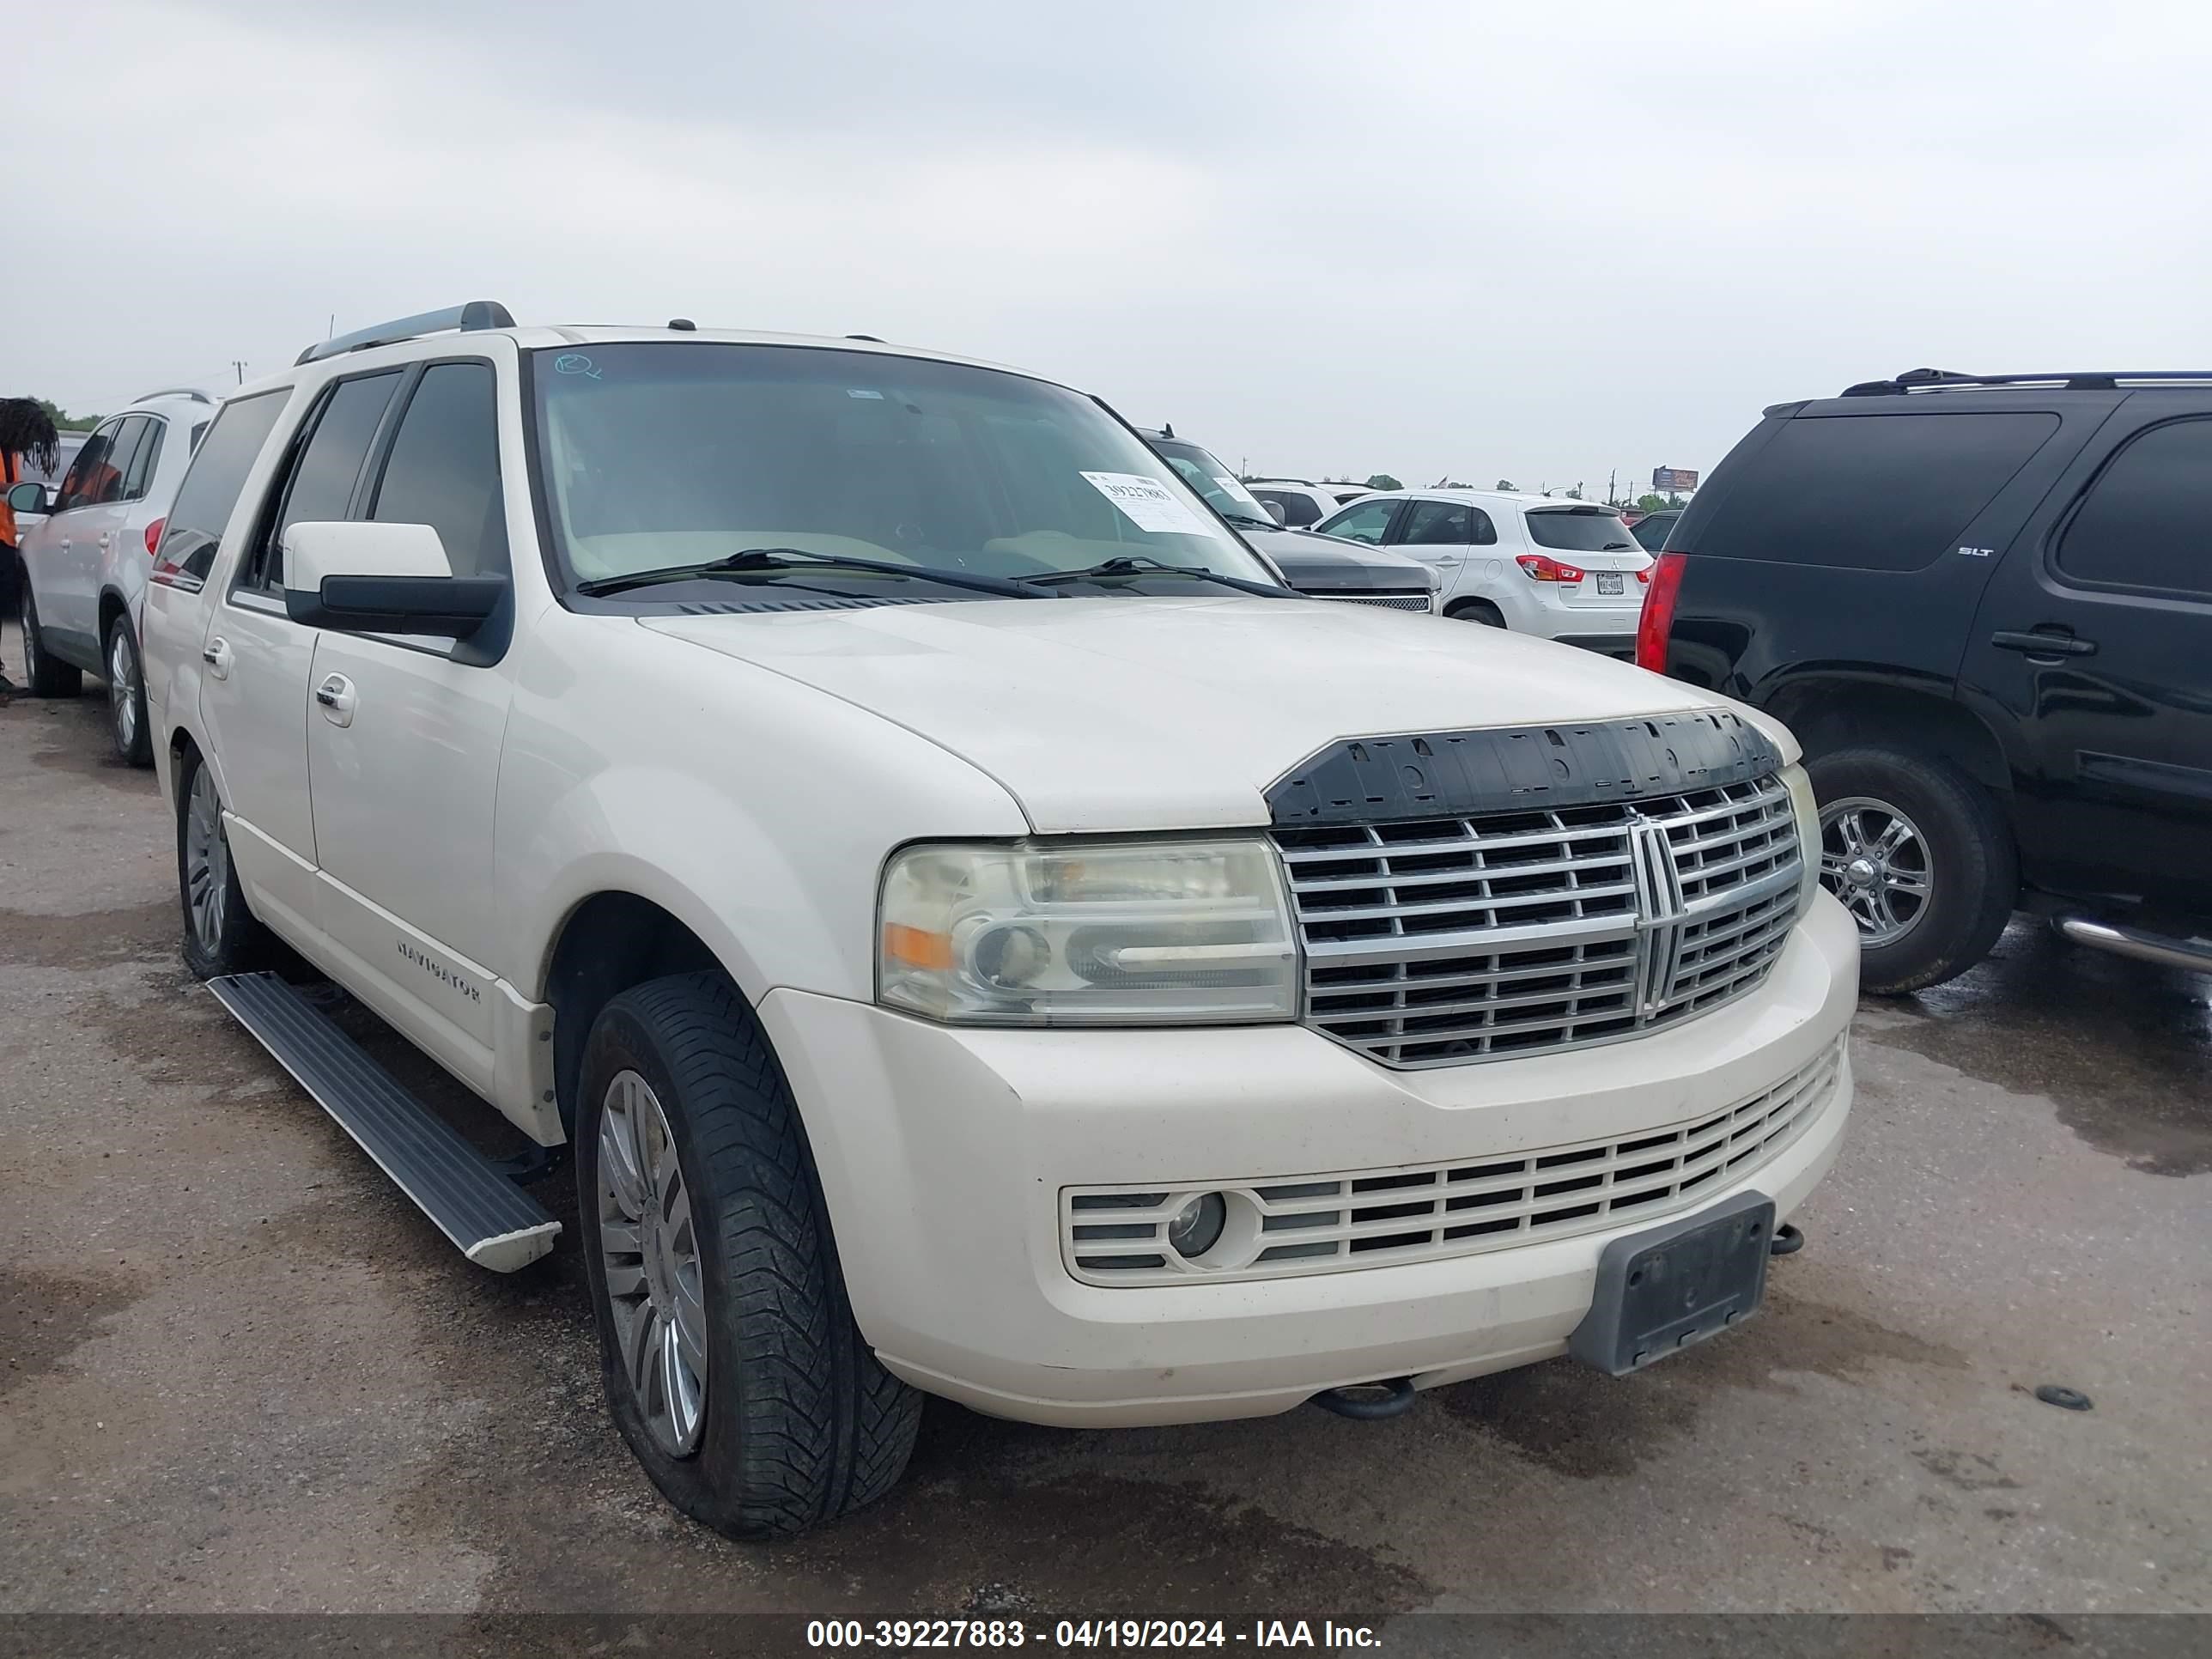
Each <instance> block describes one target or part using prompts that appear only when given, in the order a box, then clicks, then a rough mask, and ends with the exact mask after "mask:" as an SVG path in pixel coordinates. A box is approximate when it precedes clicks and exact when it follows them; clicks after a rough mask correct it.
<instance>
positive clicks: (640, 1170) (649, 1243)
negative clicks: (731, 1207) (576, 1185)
mask: <svg viewBox="0 0 2212 1659" xmlns="http://www.w3.org/2000/svg"><path fill="white" fill-rule="evenodd" d="M599 1260H600V1263H601V1265H602V1266H603V1267H604V1268H605V1273H606V1284H607V1302H608V1304H609V1307H610V1308H611V1310H612V1312H613V1314H614V1323H615V1331H616V1336H617V1348H618V1349H619V1350H620V1352H621V1354H622V1361H623V1375H624V1376H626V1377H628V1378H629V1386H630V1389H631V1391H632V1392H633V1393H634V1394H635V1396H636V1399H637V1405H638V1409H639V1411H640V1412H641V1413H643V1414H644V1417H645V1419H646V1422H647V1424H648V1425H650V1427H651V1429H652V1431H653V1438H654V1440H655V1441H656V1442H658V1443H659V1446H660V1448H661V1449H662V1450H664V1451H665V1452H667V1453H668V1454H669V1455H671V1456H673V1457H688V1456H690V1455H691V1454H692V1453H693V1452H695V1451H696V1450H697V1449H699V1436H700V1432H701V1431H702V1429H703V1428H704V1427H705V1426H706V1421H707V1297H706V1281H705V1277H704V1274H703V1273H702V1266H701V1261H700V1249H699V1232H698V1228H697V1225H696V1223H695V1222H694V1220H693V1218H692V1214H691V1189H690V1186H689V1184H688V1183H687V1182H685V1181H684V1166H683V1164H682V1163H681V1162H680V1161H679V1160H678V1158H677V1154H676V1140H675V1137H674V1136H672V1135H671V1134H670V1133H669V1132H668V1118H667V1115H666V1114H665V1112H663V1111H662V1110H661V1107H660V1100H659V1097H658V1096H657V1095H655V1094H654V1093H653V1086H652V1085H650V1084H648V1083H647V1081H646V1080H645V1079H643V1078H642V1077H641V1076H639V1075H638V1073H635V1072H631V1071H624V1072H619V1073H616V1075H615V1077H614V1079H613V1080H612V1081H611V1082H610V1083H609V1084H608V1085H607V1092H606V1096H605V1099H604V1100H603V1101H602V1102H601V1103H600V1108H599Z"/></svg>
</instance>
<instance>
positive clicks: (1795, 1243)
mask: <svg viewBox="0 0 2212 1659" xmlns="http://www.w3.org/2000/svg"><path fill="white" fill-rule="evenodd" d="M1804 1248H1805V1235H1804V1234H1802V1233H1801V1232H1799V1231H1797V1230H1796V1228H1795V1227H1793V1226H1791V1225H1790V1224H1789V1223H1788V1222H1786V1221H1785V1222H1784V1223H1783V1224H1782V1225H1780V1226H1779V1227H1777V1228H1776V1229H1775V1230H1774V1237H1771V1238H1770V1239H1768V1240H1767V1241H1766V1253H1767V1255H1796V1254H1797V1252H1798V1251H1800V1250H1802V1249H1804Z"/></svg>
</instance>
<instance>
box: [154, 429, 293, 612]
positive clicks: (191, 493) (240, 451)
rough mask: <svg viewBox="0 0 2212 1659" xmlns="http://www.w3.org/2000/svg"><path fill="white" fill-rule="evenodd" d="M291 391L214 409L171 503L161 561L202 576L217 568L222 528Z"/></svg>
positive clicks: (228, 518)
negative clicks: (202, 440)
mask: <svg viewBox="0 0 2212 1659" xmlns="http://www.w3.org/2000/svg"><path fill="white" fill-rule="evenodd" d="M290 396H291V388H290V387H289V386H287V387H284V388H283V389H282V390H280V391H276V392H257V393H256V394H255V395H254V396H252V397H251V398H241V399H240V400H239V401H238V402H236V403H229V404H224V405H223V406H222V408H221V409H220V410H217V411H216V417H215V421H214V423H213V425H212V427H211V428H210V430H209V432H208V435H207V438H206V441H204V442H201V443H196V444H195V445H194V446H193V450H192V464H191V469H190V470H189V471H186V472H185V481H184V483H181V484H179V486H178V487H177V499H176V501H175V503H174V504H173V506H171V507H170V508H169V521H168V523H169V527H168V530H167V533H165V534H164V535H163V536H162V538H161V560H160V562H161V563H162V564H165V565H168V566H171V567H173V568H176V569H178V570H180V571H182V572H183V573H184V574H186V575H187V576H191V577H193V578H195V579H197V580H200V581H205V580H207V574H208V572H209V570H210V569H211V568H213V567H214V564H215V556H216V549H217V548H218V547H220V546H222V532H223V527H224V526H227V525H228V524H229V522H230V515H231V511H232V509H233V508H234V507H236V506H237V505H238V493H239V491H240V490H241V489H244V488H245V487H246V474H247V473H248V472H250V471H252V470H253V463H254V461H255V460H256V459H258V457H259V455H260V453H261V447H262V445H264V444H265V443H267V442H268V441H269V433H270V428H273V427H274V426H275V425H276V417H277V416H279V415H281V414H283V412H284V404H285V403H286V402H287V400H288V399H289V398H290Z"/></svg>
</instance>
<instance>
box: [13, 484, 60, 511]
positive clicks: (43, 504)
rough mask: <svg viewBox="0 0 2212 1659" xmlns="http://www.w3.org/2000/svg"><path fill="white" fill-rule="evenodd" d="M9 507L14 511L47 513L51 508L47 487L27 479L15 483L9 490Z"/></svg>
mask: <svg viewBox="0 0 2212 1659" xmlns="http://www.w3.org/2000/svg"><path fill="white" fill-rule="evenodd" d="M8 507H9V511H10V512H14V513H45V512H48V511H50V510H51V508H50V507H49V506H48V504H47V501H46V485H44V484H42V483H36V482H34V481H29V480H27V481H26V482H24V483H19V484H15V485H13V486H11V487H10V488H9V491H8Z"/></svg>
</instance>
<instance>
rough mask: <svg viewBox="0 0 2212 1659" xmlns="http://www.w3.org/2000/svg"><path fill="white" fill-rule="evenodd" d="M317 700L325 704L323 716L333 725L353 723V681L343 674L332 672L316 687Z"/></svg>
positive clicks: (349, 724)
mask: <svg viewBox="0 0 2212 1659" xmlns="http://www.w3.org/2000/svg"><path fill="white" fill-rule="evenodd" d="M315 701H316V702H319V703H320V704H321V705H322V706H323V718H324V719H325V720H328V721H329V722H330V723H331V725H332V726H351V725H352V724H353V706H354V690H353V682H352V681H351V680H349V679H348V678H346V677H345V676H344V675H343V674H332V675H331V676H330V677H329V678H326V679H325V680H324V681H323V683H322V684H320V685H319V686H317V687H316V688H315Z"/></svg>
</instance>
